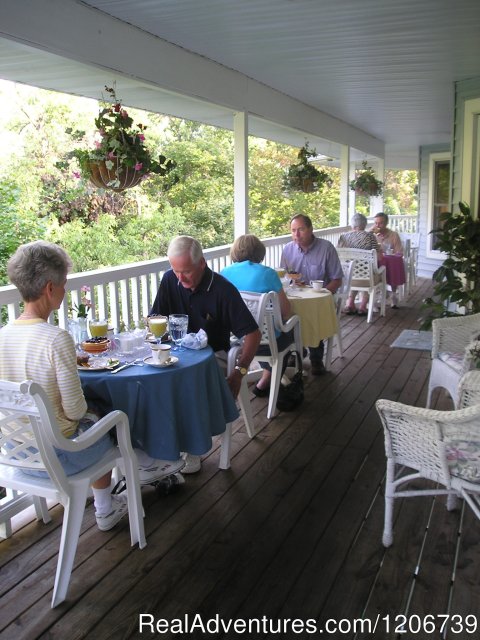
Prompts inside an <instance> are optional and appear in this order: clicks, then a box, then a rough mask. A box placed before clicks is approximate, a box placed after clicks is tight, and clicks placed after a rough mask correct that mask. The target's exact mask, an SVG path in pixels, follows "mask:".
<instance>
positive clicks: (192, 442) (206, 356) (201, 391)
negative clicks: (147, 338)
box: [79, 347, 239, 460]
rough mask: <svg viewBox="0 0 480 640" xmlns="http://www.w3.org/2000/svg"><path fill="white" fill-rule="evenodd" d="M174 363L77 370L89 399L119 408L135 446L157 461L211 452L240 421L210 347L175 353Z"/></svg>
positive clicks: (107, 408) (109, 408)
mask: <svg viewBox="0 0 480 640" xmlns="http://www.w3.org/2000/svg"><path fill="white" fill-rule="evenodd" d="M172 356H175V357H176V358H178V361H176V362H174V364H172V365H170V366H166V367H155V366H151V365H149V364H143V366H138V365H133V366H130V367H128V368H126V369H124V370H123V371H118V372H117V373H113V372H112V371H109V370H105V371H99V370H93V369H92V370H87V371H85V370H82V371H79V374H80V380H81V383H82V388H83V391H84V393H85V397H86V398H87V401H91V402H93V403H95V404H97V405H98V406H100V407H101V408H102V409H103V410H104V411H110V410H111V409H120V410H122V411H124V412H125V413H126V414H127V416H128V419H129V421H130V431H131V435H132V444H133V446H135V447H138V448H140V449H143V450H144V451H146V453H148V454H149V455H150V456H152V457H154V458H161V459H164V460H176V459H178V458H179V456H180V452H182V451H188V453H192V454H195V455H202V454H204V453H207V451H209V450H210V449H211V447H212V436H215V435H219V434H221V433H223V432H224V431H225V427H226V424H227V423H228V422H232V421H233V420H236V418H238V415H239V414H238V410H237V407H236V404H235V401H234V399H233V396H232V394H231V392H230V389H229V387H228V385H227V382H226V380H225V377H224V375H223V374H222V371H221V369H220V367H219V366H218V364H217V359H216V357H215V354H214V352H213V350H212V349H211V348H210V347H206V348H204V349H199V350H193V349H184V350H182V351H174V352H172Z"/></svg>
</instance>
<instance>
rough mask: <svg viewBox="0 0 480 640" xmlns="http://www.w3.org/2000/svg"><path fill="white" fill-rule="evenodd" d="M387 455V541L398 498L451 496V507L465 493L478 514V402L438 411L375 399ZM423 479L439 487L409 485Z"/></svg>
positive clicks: (385, 534)
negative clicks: (451, 409)
mask: <svg viewBox="0 0 480 640" xmlns="http://www.w3.org/2000/svg"><path fill="white" fill-rule="evenodd" d="M376 408H377V411H378V414H379V416H380V419H381V421H382V425H383V429H384V435H385V453H386V456H387V475H386V480H385V521H384V530H383V539H382V541H383V544H384V546H385V547H389V546H390V545H391V544H392V541H393V532H392V523H393V505H394V500H395V499H397V498H410V497H413V496H433V495H447V496H448V499H447V509H449V510H451V509H452V508H454V507H455V506H456V502H457V497H462V498H464V500H465V501H466V502H467V503H468V505H469V506H470V507H471V508H472V510H473V512H474V513H475V515H476V516H477V518H479V519H480V500H479V493H480V462H479V461H480V405H475V406H472V407H468V408H465V409H461V410H457V411H434V410H433V409H422V408H418V407H409V406H407V405H404V404H401V403H400V402H391V401H389V400H377V402H376ZM418 478H424V479H426V480H431V481H432V482H434V483H438V484H439V485H441V487H437V486H433V485H429V486H425V488H418V487H416V488H411V489H409V488H408V487H407V488H405V487H404V485H405V484H407V483H408V482H410V481H412V480H417V479H418Z"/></svg>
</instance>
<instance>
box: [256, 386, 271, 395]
mask: <svg viewBox="0 0 480 640" xmlns="http://www.w3.org/2000/svg"><path fill="white" fill-rule="evenodd" d="M252 392H253V395H254V396H257V398H266V397H267V396H268V394H269V393H270V387H267V388H266V389H259V388H258V387H257V385H255V386H254V387H253V389H252Z"/></svg>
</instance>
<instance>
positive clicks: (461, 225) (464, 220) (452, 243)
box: [422, 202, 480, 329]
mask: <svg viewBox="0 0 480 640" xmlns="http://www.w3.org/2000/svg"><path fill="white" fill-rule="evenodd" d="M458 207H459V209H460V211H459V213H457V214H452V213H450V212H446V213H443V214H441V216H440V223H441V227H440V228H439V229H434V230H433V231H431V233H432V234H435V240H436V243H435V248H436V249H438V250H439V251H443V252H444V253H446V254H447V258H446V259H445V260H444V262H443V264H442V265H441V266H440V267H439V268H438V269H437V270H436V271H435V273H434V274H433V276H432V280H433V282H434V283H435V286H434V290H433V291H434V294H433V296H432V297H431V298H427V299H426V300H425V301H424V306H423V309H424V311H425V314H424V317H423V318H422V320H423V323H422V329H427V328H429V327H430V326H431V322H432V320H433V319H434V318H440V317H444V316H457V315H460V314H459V313H458V312H457V311H456V310H455V311H453V310H451V306H452V304H453V305H455V306H456V308H458V307H460V308H463V310H464V311H465V313H467V314H470V313H479V312H480V220H479V219H478V218H473V217H472V214H471V211H470V207H469V206H468V205H467V204H466V203H465V202H460V203H459V205H458Z"/></svg>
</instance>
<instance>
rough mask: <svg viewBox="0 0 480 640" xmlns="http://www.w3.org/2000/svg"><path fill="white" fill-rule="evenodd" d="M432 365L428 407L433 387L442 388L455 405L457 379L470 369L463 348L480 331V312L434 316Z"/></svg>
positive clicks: (456, 402) (456, 400) (456, 401)
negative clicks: (446, 316) (467, 314)
mask: <svg viewBox="0 0 480 640" xmlns="http://www.w3.org/2000/svg"><path fill="white" fill-rule="evenodd" d="M432 331H433V337H432V367H431V370H430V379H429V381H428V393H427V407H430V406H431V402H432V393H433V390H434V389H437V388H438V387H443V388H444V389H446V390H447V391H448V392H449V394H450V395H451V397H452V400H453V402H454V403H455V406H457V404H458V384H459V382H460V378H461V377H462V376H463V375H464V373H466V371H468V369H469V368H470V366H471V365H470V361H469V359H468V357H465V348H466V347H467V345H468V344H469V343H470V342H471V341H472V340H473V339H474V338H475V337H476V336H478V335H479V334H480V313H475V314H472V315H469V316H458V317H454V318H437V319H436V320H434V321H433V322H432Z"/></svg>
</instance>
